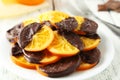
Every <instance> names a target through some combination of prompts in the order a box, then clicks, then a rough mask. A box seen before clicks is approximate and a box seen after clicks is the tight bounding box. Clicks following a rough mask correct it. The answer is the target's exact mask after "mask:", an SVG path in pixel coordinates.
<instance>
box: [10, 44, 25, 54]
mask: <svg viewBox="0 0 120 80" xmlns="http://www.w3.org/2000/svg"><path fill="white" fill-rule="evenodd" d="M11 51H12V56H19V55H22V54H23V51H22V48H20V47H19V45H18V43H15V45H14V46H13V47H12V50H11Z"/></svg>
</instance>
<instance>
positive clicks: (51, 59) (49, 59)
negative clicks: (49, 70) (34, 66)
mask: <svg viewBox="0 0 120 80" xmlns="http://www.w3.org/2000/svg"><path fill="white" fill-rule="evenodd" d="M43 53H44V54H45V57H44V58H43V59H42V60H41V61H40V63H42V64H51V63H55V62H57V61H58V60H60V59H61V57H60V56H56V55H53V54H51V53H50V52H49V51H48V50H45V51H44V52H43Z"/></svg>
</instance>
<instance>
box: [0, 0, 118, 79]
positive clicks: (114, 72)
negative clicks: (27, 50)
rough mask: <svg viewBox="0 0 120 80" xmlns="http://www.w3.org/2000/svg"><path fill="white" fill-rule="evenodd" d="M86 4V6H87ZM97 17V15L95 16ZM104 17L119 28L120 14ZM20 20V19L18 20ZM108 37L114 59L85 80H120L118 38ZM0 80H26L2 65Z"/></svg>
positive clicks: (92, 0)
mask: <svg viewBox="0 0 120 80" xmlns="http://www.w3.org/2000/svg"><path fill="white" fill-rule="evenodd" d="M88 1H89V2H88V3H89V4H91V3H92V2H94V4H93V3H92V4H93V5H95V3H96V2H100V3H103V1H102V0H88ZM89 4H88V5H89ZM92 7H93V6H92V5H91V6H90V8H92ZM38 13H39V12H37V13H33V14H29V15H25V16H22V18H20V17H18V20H24V19H26V18H27V17H30V16H31V15H36V14H38ZM97 15H99V14H97ZM102 16H103V17H104V18H103V19H105V20H108V21H110V22H112V23H114V24H116V25H118V26H120V13H119V14H117V13H115V12H110V13H108V14H107V16H104V14H103V15H101V18H102ZM19 18H20V19H19ZM0 21H2V20H0ZM110 36H112V41H113V44H114V48H115V57H114V59H113V61H112V63H111V64H110V65H109V67H108V68H106V69H105V70H104V71H103V72H101V73H100V74H97V75H96V76H94V77H92V78H89V79H87V80H120V49H119V47H120V37H117V36H116V35H115V34H114V33H113V34H110ZM0 80H27V79H23V78H22V77H19V76H17V75H16V74H14V73H12V72H10V71H8V70H7V69H6V68H4V67H3V66H2V65H0Z"/></svg>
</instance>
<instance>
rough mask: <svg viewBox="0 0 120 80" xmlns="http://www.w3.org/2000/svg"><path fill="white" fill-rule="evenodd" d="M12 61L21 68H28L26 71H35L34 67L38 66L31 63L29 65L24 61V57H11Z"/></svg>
mask: <svg viewBox="0 0 120 80" xmlns="http://www.w3.org/2000/svg"><path fill="white" fill-rule="evenodd" d="M11 59H12V61H13V62H14V63H15V64H16V65H18V66H21V67H23V68H28V69H35V68H36V65H38V64H33V63H29V62H28V61H26V60H25V58H24V56H23V55H22V56H16V57H15V56H11Z"/></svg>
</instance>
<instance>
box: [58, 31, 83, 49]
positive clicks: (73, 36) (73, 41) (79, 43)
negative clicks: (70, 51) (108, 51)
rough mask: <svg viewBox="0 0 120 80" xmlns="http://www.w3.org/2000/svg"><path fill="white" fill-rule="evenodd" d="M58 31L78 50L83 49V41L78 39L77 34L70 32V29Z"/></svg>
mask: <svg viewBox="0 0 120 80" xmlns="http://www.w3.org/2000/svg"><path fill="white" fill-rule="evenodd" d="M59 33H60V34H61V35H62V36H64V37H65V38H66V39H67V41H68V42H69V43H70V44H72V45H73V46H75V47H77V48H78V49H79V50H83V48H84V43H83V42H82V40H81V39H80V37H79V35H77V34H75V33H74V32H70V31H69V32H66V31H62V32H59Z"/></svg>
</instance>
